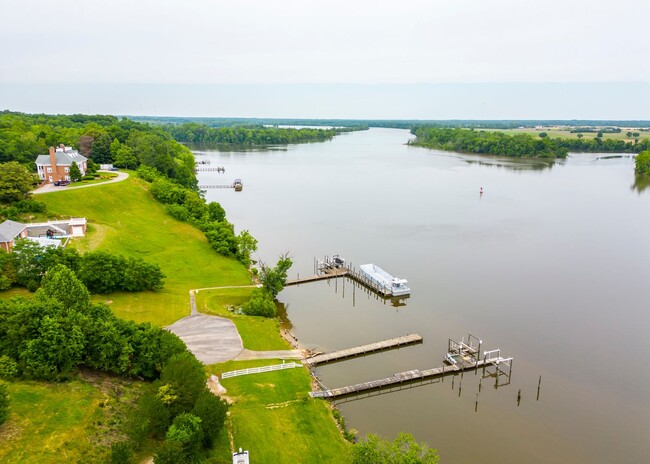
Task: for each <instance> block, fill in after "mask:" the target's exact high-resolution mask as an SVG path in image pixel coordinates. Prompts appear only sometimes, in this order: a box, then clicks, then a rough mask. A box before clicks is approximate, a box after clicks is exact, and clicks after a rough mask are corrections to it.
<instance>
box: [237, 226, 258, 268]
mask: <svg viewBox="0 0 650 464" xmlns="http://www.w3.org/2000/svg"><path fill="white" fill-rule="evenodd" d="M255 250H257V239H256V238H255V237H253V236H252V235H251V234H250V232H248V231H247V230H242V231H241V232H240V233H239V235H237V259H238V260H239V261H241V262H242V263H243V264H244V265H246V266H248V265H250V263H251V253H253V252H254V251H255Z"/></svg>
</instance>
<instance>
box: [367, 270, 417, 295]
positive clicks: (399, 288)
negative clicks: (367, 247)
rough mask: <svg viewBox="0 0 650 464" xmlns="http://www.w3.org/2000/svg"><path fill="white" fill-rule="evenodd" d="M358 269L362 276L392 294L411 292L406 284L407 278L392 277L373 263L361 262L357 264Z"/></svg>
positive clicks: (407, 293)
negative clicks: (359, 264)
mask: <svg viewBox="0 0 650 464" xmlns="http://www.w3.org/2000/svg"><path fill="white" fill-rule="evenodd" d="M359 270H360V271H361V274H362V275H363V276H365V277H366V278H368V279H369V280H370V281H371V282H373V283H375V284H377V285H379V286H380V287H382V288H384V289H386V290H387V291H388V292H389V293H390V294H391V295H393V296H401V295H409V294H410V293H411V289H410V288H408V286H407V285H406V284H407V283H408V280H405V279H399V278H397V277H393V276H392V275H390V274H389V273H388V272H386V271H384V270H383V269H382V268H380V267H379V266H377V265H375V264H362V265H361V266H359Z"/></svg>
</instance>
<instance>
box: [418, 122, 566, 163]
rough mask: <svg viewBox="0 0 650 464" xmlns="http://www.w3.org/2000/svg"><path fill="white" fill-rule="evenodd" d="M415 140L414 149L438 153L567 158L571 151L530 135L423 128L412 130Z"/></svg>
mask: <svg viewBox="0 0 650 464" xmlns="http://www.w3.org/2000/svg"><path fill="white" fill-rule="evenodd" d="M411 132H412V133H413V134H414V135H415V136H416V139H415V140H413V141H411V142H410V144H411V145H416V146H421V147H428V148H436V149H439V150H448V151H457V152H462V153H476V154H480V155H499V156H513V157H517V158H565V157H566V156H567V154H568V150H567V149H566V148H564V147H562V146H560V145H559V144H558V143H557V142H556V141H555V140H554V139H549V138H538V137H533V136H532V135H528V134H517V135H506V134H504V133H503V132H486V131H478V130H472V129H441V128H435V127H421V128H417V129H413V130H411Z"/></svg>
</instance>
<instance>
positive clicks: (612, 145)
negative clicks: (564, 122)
mask: <svg viewBox="0 0 650 464" xmlns="http://www.w3.org/2000/svg"><path fill="white" fill-rule="evenodd" d="M552 140H553V141H555V142H556V143H557V144H558V146H560V147H562V148H564V149H566V150H568V151H574V152H588V153H639V152H641V151H644V150H648V149H650V140H648V139H643V140H641V141H639V139H638V138H635V139H634V141H632V142H626V141H625V140H623V139H612V138H603V137H602V136H600V137H595V138H592V139H586V138H575V139H574V138H568V137H554V138H553V139H552Z"/></svg>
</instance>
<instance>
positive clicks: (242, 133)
mask: <svg viewBox="0 0 650 464" xmlns="http://www.w3.org/2000/svg"><path fill="white" fill-rule="evenodd" d="M162 127H163V129H164V130H165V131H166V132H168V133H169V134H171V136H172V137H173V138H174V140H176V141H178V142H183V143H210V144H221V143H223V144H238V145H274V144H291V143H305V142H323V141H325V140H331V139H332V138H333V137H334V136H335V135H337V134H339V133H340V132H349V131H350V130H351V129H350V128H345V129H312V128H300V129H293V128H280V127H264V126H262V125H250V124H249V125H243V126H227V127H210V126H208V125H205V124H200V123H196V122H186V123H183V124H167V125H164V126H162Z"/></svg>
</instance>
